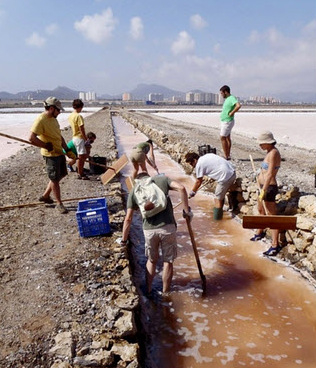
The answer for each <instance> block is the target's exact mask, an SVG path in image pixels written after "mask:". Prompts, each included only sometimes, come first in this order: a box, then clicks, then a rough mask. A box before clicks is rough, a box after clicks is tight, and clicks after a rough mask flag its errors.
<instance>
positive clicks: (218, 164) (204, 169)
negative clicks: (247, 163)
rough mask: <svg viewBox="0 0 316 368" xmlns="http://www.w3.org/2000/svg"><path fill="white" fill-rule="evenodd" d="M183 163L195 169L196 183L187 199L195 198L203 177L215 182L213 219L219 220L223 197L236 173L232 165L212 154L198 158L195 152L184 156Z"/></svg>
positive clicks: (221, 212)
mask: <svg viewBox="0 0 316 368" xmlns="http://www.w3.org/2000/svg"><path fill="white" fill-rule="evenodd" d="M185 162H187V163H189V164H190V165H191V166H192V167H193V168H195V174H196V181H195V183H194V185H193V188H192V190H191V191H190V194H189V198H192V197H194V196H195V194H196V192H197V190H198V189H199V188H200V186H201V184H202V181H203V176H208V177H209V178H211V179H213V180H215V181H216V182H217V185H216V189H215V207H214V219H217V220H220V219H221V218H222V217H223V206H224V201H225V195H226V193H227V191H228V190H229V188H230V187H231V185H232V184H233V183H234V181H235V180H236V173H235V169H234V167H233V165H232V164H231V163H230V162H229V161H227V160H225V159H224V158H223V157H220V156H218V155H216V154H214V153H207V154H206V155H203V156H199V155H198V154H197V153H196V152H189V153H187V154H186V155H185Z"/></svg>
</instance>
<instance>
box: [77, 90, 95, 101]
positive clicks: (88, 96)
mask: <svg viewBox="0 0 316 368" xmlns="http://www.w3.org/2000/svg"><path fill="white" fill-rule="evenodd" d="M79 98H80V99H81V100H82V101H96V99H97V95H96V93H95V92H91V91H89V92H79Z"/></svg>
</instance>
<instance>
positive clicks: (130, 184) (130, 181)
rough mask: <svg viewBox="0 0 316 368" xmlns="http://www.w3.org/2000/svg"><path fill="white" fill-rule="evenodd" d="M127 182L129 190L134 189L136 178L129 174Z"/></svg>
mask: <svg viewBox="0 0 316 368" xmlns="http://www.w3.org/2000/svg"><path fill="white" fill-rule="evenodd" d="M125 184H126V187H127V190H128V191H129V192H130V191H131V190H132V189H133V186H134V180H133V179H132V178H131V177H130V176H128V177H127V178H126V179H125Z"/></svg>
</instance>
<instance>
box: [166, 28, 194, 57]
mask: <svg viewBox="0 0 316 368" xmlns="http://www.w3.org/2000/svg"><path fill="white" fill-rule="evenodd" d="M194 49H195V41H194V39H193V38H192V37H191V36H190V35H189V34H188V33H187V32H186V31H182V32H180V33H179V34H178V37H177V39H176V41H174V42H173V44H172V45H171V51H172V53H173V54H174V55H179V54H189V53H192V52H193V51H194Z"/></svg>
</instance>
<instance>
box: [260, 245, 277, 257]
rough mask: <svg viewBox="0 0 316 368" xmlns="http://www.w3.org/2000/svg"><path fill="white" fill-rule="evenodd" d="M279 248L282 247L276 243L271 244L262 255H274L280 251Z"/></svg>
mask: <svg viewBox="0 0 316 368" xmlns="http://www.w3.org/2000/svg"><path fill="white" fill-rule="evenodd" d="M281 249H282V248H281V247H280V246H279V245H277V246H276V247H272V246H271V247H270V248H269V249H268V250H267V251H265V252H263V255H264V256H268V257H274V256H276V255H277V254H278V253H279V252H280V250H281Z"/></svg>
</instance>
